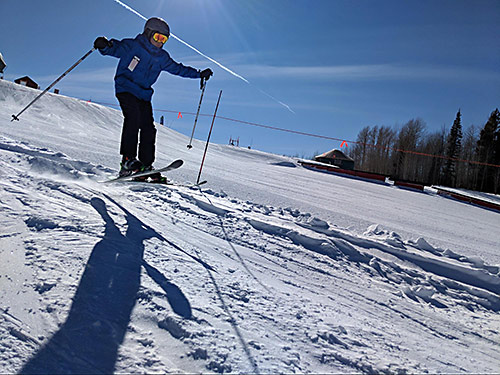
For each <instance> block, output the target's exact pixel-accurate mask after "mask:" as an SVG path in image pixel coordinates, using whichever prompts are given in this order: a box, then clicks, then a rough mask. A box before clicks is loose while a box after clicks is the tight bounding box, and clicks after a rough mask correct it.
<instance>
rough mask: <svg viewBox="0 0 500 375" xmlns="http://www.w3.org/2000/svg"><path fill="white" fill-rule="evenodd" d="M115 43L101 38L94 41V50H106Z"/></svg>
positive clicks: (103, 37)
mask: <svg viewBox="0 0 500 375" xmlns="http://www.w3.org/2000/svg"><path fill="white" fill-rule="evenodd" d="M112 45H113V42H111V41H109V40H108V39H107V38H106V37H105V36H100V37H99V38H97V39H96V40H95V41H94V48H97V49H104V48H108V47H111V46H112Z"/></svg>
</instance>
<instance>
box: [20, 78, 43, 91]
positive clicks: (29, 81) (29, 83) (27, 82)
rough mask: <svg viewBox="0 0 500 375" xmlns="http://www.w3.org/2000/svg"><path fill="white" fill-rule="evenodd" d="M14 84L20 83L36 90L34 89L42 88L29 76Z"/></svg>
mask: <svg viewBox="0 0 500 375" xmlns="http://www.w3.org/2000/svg"><path fill="white" fill-rule="evenodd" d="M14 82H15V83H18V84H20V85H26V86H28V87H31V88H34V89H38V88H40V86H38V83H36V82H35V81H33V80H32V79H31V78H30V77H28V76H24V77H21V78H18V79H16V80H14Z"/></svg>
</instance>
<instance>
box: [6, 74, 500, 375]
mask: <svg viewBox="0 0 500 375" xmlns="http://www.w3.org/2000/svg"><path fill="white" fill-rule="evenodd" d="M36 94H37V91H34V90H31V89H27V88H24V87H19V86H17V85H14V84H12V83H9V82H3V81H0V173H1V175H2V179H1V180H0V191H1V194H0V210H1V211H0V212H1V215H0V256H1V260H2V261H1V262H0V286H1V287H0V301H1V302H0V317H1V318H0V321H1V322H2V323H1V324H0V372H2V373H3V372H24V373H40V372H46V373H61V372H72V373H110V372H128V373H130V372H133V373H136V372H141V373H143V372H148V373H150V372H176V373H177V372H189V373H192V372H252V373H270V372H281V373H285V372H286V373H294V372H316V373H318V372H320V373H332V372H336V373H338V372H391V373H392V372H448V373H449V372H475V373H477V372H481V373H499V372H500V359H499V357H498V351H499V349H500V348H499V342H500V323H499V319H498V312H499V311H500V297H499V295H500V274H499V271H500V268H499V266H498V265H499V264H500V254H499V251H498V250H499V249H498V247H499V246H498V244H499V242H500V241H499V239H500V225H499V224H500V215H499V214H498V213H495V212H493V211H489V210H483V209H481V208H478V207H475V206H471V205H466V204H463V203H460V202H455V201H453V200H449V199H446V198H442V197H439V196H436V195H433V194H423V193H417V192H412V191H407V190H402V189H398V188H395V187H392V186H384V185H379V184H372V183H368V182H365V181H359V180H355V179H348V178H342V177H339V176H334V175H328V174H321V173H316V172H313V171H309V170H306V169H304V168H301V167H300V166H298V165H297V164H296V163H295V162H294V161H293V160H291V159H289V158H285V157H281V156H277V155H271V154H267V153H262V152H259V151H251V150H245V149H238V148H233V147H229V146H221V145H210V147H209V153H208V156H207V160H206V167H205V170H204V174H203V178H205V179H207V180H208V181H209V183H208V184H207V185H204V186H203V188H202V189H201V190H197V189H189V188H184V187H167V186H154V185H147V184H137V183H136V184H134V183H129V184H126V183H124V184H101V183H99V181H102V180H105V179H106V178H108V177H109V176H111V175H113V174H114V173H116V168H117V165H118V162H119V155H117V154H118V151H117V150H118V139H119V134H120V130H121V121H122V118H121V114H120V113H119V112H118V111H116V110H113V109H109V108H106V107H102V106H99V105H95V104H91V103H86V102H82V101H79V100H76V99H71V98H67V97H63V96H57V95H52V94H47V95H46V96H45V97H43V98H42V99H41V100H40V101H39V102H38V103H37V104H35V105H34V107H33V108H30V109H29V110H28V111H27V112H26V113H25V114H23V116H22V117H21V121H20V122H15V123H11V122H10V116H11V115H12V114H14V113H17V112H18V111H19V110H20V109H21V108H22V107H23V106H24V105H25V104H27V103H28V102H29V101H30V100H31V98H33V97H34V95H36ZM222 105H223V103H222ZM200 125H202V124H200ZM216 126H217V125H216ZM201 130H203V125H202V126H200V131H201ZM157 143H158V158H157V165H158V166H162V165H164V164H166V163H168V162H169V161H171V160H172V159H176V158H182V159H184V160H185V165H184V166H183V167H182V168H180V169H179V170H177V171H174V172H172V173H171V174H169V176H171V178H173V179H175V180H177V181H181V182H183V181H193V180H195V179H196V176H197V173H198V166H199V162H200V160H201V154H202V151H203V148H204V144H203V143H202V142H200V141H195V142H194V146H195V147H194V149H192V150H190V151H188V150H187V149H186V144H187V139H186V137H184V136H183V135H181V134H179V133H176V132H174V131H172V130H169V129H166V128H160V129H159V132H158V142H157Z"/></svg>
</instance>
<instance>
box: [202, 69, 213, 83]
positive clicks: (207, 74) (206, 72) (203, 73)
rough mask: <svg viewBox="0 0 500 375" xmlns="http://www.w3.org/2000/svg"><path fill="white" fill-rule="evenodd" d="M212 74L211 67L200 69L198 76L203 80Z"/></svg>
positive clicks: (206, 79)
mask: <svg viewBox="0 0 500 375" xmlns="http://www.w3.org/2000/svg"><path fill="white" fill-rule="evenodd" d="M213 75H214V72H212V69H210V68H207V69H205V70H202V71H200V78H201V79H204V80H205V81H208V80H209V79H210V77H211V76H213Z"/></svg>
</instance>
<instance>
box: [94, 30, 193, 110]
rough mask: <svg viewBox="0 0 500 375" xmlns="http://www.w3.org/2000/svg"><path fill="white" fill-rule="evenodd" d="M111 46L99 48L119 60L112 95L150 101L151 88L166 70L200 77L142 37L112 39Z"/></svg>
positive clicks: (183, 75) (184, 75)
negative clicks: (127, 94)
mask: <svg viewBox="0 0 500 375" xmlns="http://www.w3.org/2000/svg"><path fill="white" fill-rule="evenodd" d="M111 42H112V43H113V45H112V46H111V47H107V48H103V49H100V50H99V52H100V53H101V54H102V55H109V56H114V57H118V58H119V59H120V61H119V63H118V67H117V68H116V74H115V92H116V93H117V94H119V93H121V92H128V93H130V94H132V95H134V96H136V97H137V98H139V99H142V100H147V101H150V100H151V97H152V96H153V89H152V88H151V86H152V85H153V83H155V82H156V80H157V79H158V76H159V75H160V73H161V72H162V71H163V70H165V71H167V72H169V73H170V74H175V75H178V76H181V77H187V78H200V72H199V71H198V70H196V69H194V68H192V67H190V66H184V65H182V64H180V63H177V62H175V61H174V60H173V59H172V58H171V57H170V55H169V54H168V52H167V51H165V50H164V49H163V48H158V47H155V46H154V45H152V44H151V43H150V41H149V40H148V38H147V37H146V36H145V35H144V34H139V35H137V36H136V37H135V38H134V39H122V40H116V39H111Z"/></svg>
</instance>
